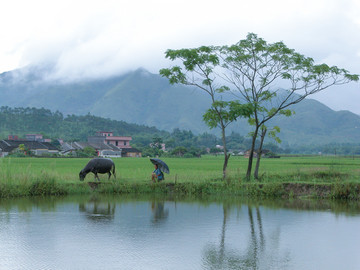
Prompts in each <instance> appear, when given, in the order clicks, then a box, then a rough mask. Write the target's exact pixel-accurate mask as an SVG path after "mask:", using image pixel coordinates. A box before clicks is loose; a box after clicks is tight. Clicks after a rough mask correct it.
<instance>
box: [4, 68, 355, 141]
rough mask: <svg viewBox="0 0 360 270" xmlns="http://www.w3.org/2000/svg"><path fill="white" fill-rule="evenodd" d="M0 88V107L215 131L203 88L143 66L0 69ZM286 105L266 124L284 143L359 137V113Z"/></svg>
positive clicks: (307, 103)
mask: <svg viewBox="0 0 360 270" xmlns="http://www.w3.org/2000/svg"><path fill="white" fill-rule="evenodd" d="M325 91H326V90H325ZM0 93H1V99H0V106H9V107H37V108H41V107H44V108H47V109H50V110H52V111H56V110H58V111H60V112H62V113H63V114H64V115H71V114H75V115H84V114H87V113H90V114H93V115H96V116H101V117H105V118H110V119H114V120H123V121H126V122H129V123H136V124H140V125H147V126H155V127H156V128H158V129H161V130H167V131H172V130H173V129H174V128H180V129H185V130H191V131H193V132H194V133H202V132H205V131H206V132H212V133H216V134H219V131H218V130H209V128H208V127H207V126H206V125H205V124H204V122H203V121H202V115H203V113H204V112H205V111H206V110H207V109H208V108H209V106H210V103H211V102H210V98H209V96H208V95H207V94H206V93H205V92H203V91H200V90H198V89H194V88H191V87H186V86H183V85H170V84H169V82H168V80H167V79H165V78H162V77H161V76H160V75H157V74H152V73H150V72H148V71H147V70H145V69H143V68H140V69H137V70H135V71H131V72H128V73H126V74H122V75H118V76H112V77H107V78H103V79H86V80H81V81H80V80H76V81H70V80H69V81H61V80H58V79H57V80H51V68H50V69H48V68H47V67H37V68H36V67H29V68H27V69H26V70H24V69H20V70H15V71H9V72H5V73H2V74H0ZM289 109H291V110H294V111H295V112H296V114H295V115H293V116H291V117H284V116H278V117H275V118H274V119H272V120H271V122H270V123H269V124H268V127H272V126H274V125H277V126H279V127H280V128H281V133H280V134H279V137H280V138H281V139H282V141H283V143H284V144H289V145H302V144H305V145H309V144H325V143H332V142H344V143H345V142H359V141H360V116H359V115H356V114H354V113H351V112H349V111H333V110H331V109H330V108H329V107H327V106H325V105H324V104H322V103H320V102H318V101H315V100H312V99H305V100H303V101H302V102H300V103H299V104H296V105H294V106H291V107H289ZM251 130H252V127H251V126H249V125H248V124H247V121H246V120H245V119H241V120H239V121H237V122H236V123H233V124H232V125H230V126H229V128H228V130H227V132H228V133H230V132H231V131H235V132H238V133H240V134H241V135H247V134H248V133H249V132H250V131H251Z"/></svg>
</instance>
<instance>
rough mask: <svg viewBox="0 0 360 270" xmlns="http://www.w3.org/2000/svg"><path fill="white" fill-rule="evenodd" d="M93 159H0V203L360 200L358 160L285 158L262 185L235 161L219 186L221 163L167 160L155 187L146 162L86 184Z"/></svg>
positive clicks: (266, 164)
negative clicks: (99, 197) (172, 197)
mask: <svg viewBox="0 0 360 270" xmlns="http://www.w3.org/2000/svg"><path fill="white" fill-rule="evenodd" d="M88 160H89V159H61V158H56V159H55V158H53V159H50V158H49V159H47V158H3V159H0V197H19V196H35V195H67V194H90V193H92V192H99V193H105V194H111V193H115V194H129V193H143V194H148V193H165V194H166V193H178V194H191V195H198V194H223V195H228V194H231V195H241V196H252V197H299V196H307V197H319V198H320V197H321V198H341V199H359V198H360V197H359V194H360V159H359V158H335V157H286V158H283V157H282V158H280V159H263V161H262V167H261V171H260V175H261V179H260V180H259V181H254V180H251V181H250V182H247V181H245V179H244V175H245V170H246V166H247V159H245V158H243V157H232V158H231V159H230V162H229V169H228V175H229V178H228V179H227V181H225V182H223V181H221V167H222V161H223V158H222V157H221V156H218V157H207V156H206V157H203V158H191V159H178V158H167V159H164V160H165V161H166V163H167V164H168V165H169V167H170V170H171V174H170V175H166V180H165V181H164V182H163V183H159V184H152V183H151V182H150V180H149V179H150V174H151V171H152V170H153V166H152V164H151V163H150V161H149V160H148V159H147V158H137V159H136V158H121V159H114V161H115V164H116V174H117V179H116V180H110V181H109V180H107V176H106V175H102V176H101V179H102V181H101V184H93V182H94V178H93V175H92V174H89V175H88V176H87V177H86V179H85V181H84V182H80V181H79V179H78V174H79V171H80V170H81V169H82V168H83V167H84V166H85V165H86V163H87V162H88Z"/></svg>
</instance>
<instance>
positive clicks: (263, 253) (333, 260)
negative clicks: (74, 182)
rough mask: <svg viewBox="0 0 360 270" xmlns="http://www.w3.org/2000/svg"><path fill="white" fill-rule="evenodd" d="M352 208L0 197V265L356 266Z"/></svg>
mask: <svg viewBox="0 0 360 270" xmlns="http://www.w3.org/2000/svg"><path fill="white" fill-rule="evenodd" d="M359 228H360V207H359V205H358V204H347V203H334V202H320V203H316V202H312V201H261V202H252V201H243V200H237V199H227V200H225V201H224V200H220V199H209V198H208V199H206V200H204V199H203V200H199V199H198V200H192V199H189V198H186V199H177V200H175V199H173V198H159V197H146V198H134V197H123V196H111V197H88V196H83V197H65V198H57V199H56V198H42V199H17V200H2V201H0V252H1V253H0V269H360V256H359V254H360V232H359Z"/></svg>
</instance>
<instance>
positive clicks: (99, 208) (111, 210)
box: [79, 196, 116, 222]
mask: <svg viewBox="0 0 360 270" xmlns="http://www.w3.org/2000/svg"><path fill="white" fill-rule="evenodd" d="M115 208H116V205H115V203H114V202H113V203H110V202H109V201H103V200H101V199H100V198H98V197H95V196H94V197H91V198H90V200H89V201H88V202H80V203H79V211H80V212H82V213H85V216H86V217H87V218H88V219H89V220H91V221H94V222H99V221H103V222H107V221H112V220H113V219H114V216H115Z"/></svg>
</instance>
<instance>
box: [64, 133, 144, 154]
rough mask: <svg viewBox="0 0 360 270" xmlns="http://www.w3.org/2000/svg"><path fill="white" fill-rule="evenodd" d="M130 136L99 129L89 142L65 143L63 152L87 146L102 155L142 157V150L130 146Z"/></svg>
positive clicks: (90, 137)
mask: <svg viewBox="0 0 360 270" xmlns="http://www.w3.org/2000/svg"><path fill="white" fill-rule="evenodd" d="M131 140H132V138H131V137H130V136H114V135H113V132H111V131H98V132H96V134H95V136H89V137H88V141H87V142H72V143H63V144H62V149H63V153H64V154H67V153H70V152H73V151H76V150H82V149H84V148H85V147H91V148H93V149H95V150H96V152H97V154H98V156H100V157H141V151H139V150H138V149H135V148H132V147H131V146H130V141H131Z"/></svg>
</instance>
